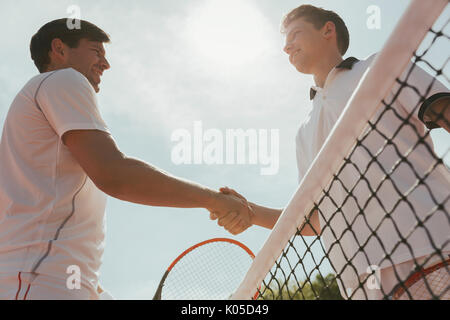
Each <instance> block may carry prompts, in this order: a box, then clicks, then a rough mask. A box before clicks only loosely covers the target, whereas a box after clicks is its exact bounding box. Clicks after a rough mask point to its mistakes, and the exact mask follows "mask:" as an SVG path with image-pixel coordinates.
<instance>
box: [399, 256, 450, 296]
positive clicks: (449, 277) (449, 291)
mask: <svg viewBox="0 0 450 320" xmlns="http://www.w3.org/2000/svg"><path fill="white" fill-rule="evenodd" d="M424 273H426V272H424ZM416 277H418V280H416V281H415V282H414V283H413V284H411V285H410V286H408V287H407V288H405V289H404V290H402V292H401V293H400V294H399V295H398V297H397V298H396V299H397V300H432V299H440V300H450V270H449V267H448V265H444V266H442V267H441V268H439V269H436V270H434V271H433V272H430V273H427V274H426V275H425V276H424V275H423V273H422V272H418V273H416Z"/></svg>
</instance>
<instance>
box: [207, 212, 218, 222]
mask: <svg viewBox="0 0 450 320" xmlns="http://www.w3.org/2000/svg"><path fill="white" fill-rule="evenodd" d="M217 218H218V217H217V215H216V213H215V212H210V213H209V219H211V220H217Z"/></svg>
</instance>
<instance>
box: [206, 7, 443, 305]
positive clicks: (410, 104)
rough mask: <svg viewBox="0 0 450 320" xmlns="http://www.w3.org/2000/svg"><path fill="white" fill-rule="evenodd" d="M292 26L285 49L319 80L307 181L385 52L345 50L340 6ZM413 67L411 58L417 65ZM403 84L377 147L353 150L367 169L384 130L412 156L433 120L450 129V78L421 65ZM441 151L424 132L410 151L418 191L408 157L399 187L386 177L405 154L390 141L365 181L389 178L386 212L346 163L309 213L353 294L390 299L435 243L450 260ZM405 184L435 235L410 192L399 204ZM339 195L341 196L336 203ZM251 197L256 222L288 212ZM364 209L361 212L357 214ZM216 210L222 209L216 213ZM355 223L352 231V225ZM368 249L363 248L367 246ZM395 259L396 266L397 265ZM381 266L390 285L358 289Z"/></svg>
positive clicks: (302, 143) (303, 137) (306, 129)
mask: <svg viewBox="0 0 450 320" xmlns="http://www.w3.org/2000/svg"><path fill="white" fill-rule="evenodd" d="M283 28H284V30H283V32H284V33H285V34H286V46H285V48H284V51H285V52H286V53H287V54H288V55H289V61H290V62H291V64H292V65H293V66H294V67H295V68H296V69H297V70H298V71H299V72H300V73H303V74H312V75H313V76H314V81H315V85H314V86H313V87H312V88H311V90H310V99H311V100H312V108H311V110H310V112H309V115H308V116H307V118H306V119H305V121H304V122H303V123H302V125H301V126H300V128H299V131H298V134H297V137H296V151H297V152H296V155H297V165H298V179H299V182H300V181H301V180H302V178H303V177H304V175H305V174H306V172H307V170H308V168H309V167H310V165H311V164H312V162H313V160H314V159H315V157H316V156H317V154H318V153H319V151H320V149H321V147H322V146H323V144H324V142H325V140H326V138H327V137H328V135H329V133H330V132H331V130H332V128H333V126H334V125H335V123H336V122H337V120H338V118H339V116H340V115H341V113H342V111H343V109H344V107H345V106H346V104H347V102H348V100H349V99H350V97H351V95H352V94H353V92H354V90H355V88H356V87H357V85H358V83H359V81H360V80H361V78H362V76H363V74H364V73H365V71H366V70H367V69H368V68H369V66H370V65H371V63H372V61H373V59H374V56H375V55H372V56H370V57H369V58H367V59H365V60H361V61H360V60H358V59H356V58H353V57H350V58H347V59H345V60H344V59H343V58H342V57H343V55H344V54H345V52H346V51H347V48H348V46H349V34H348V30H347V28H346V26H345V23H344V22H343V20H342V19H341V18H340V17H339V16H338V15H337V14H336V13H334V12H332V11H328V10H324V9H321V8H316V7H314V6H311V5H303V6H300V7H299V8H296V9H294V10H292V11H291V12H290V13H289V14H288V15H287V16H286V18H285V19H284V21H283ZM410 69H411V65H410V66H408V69H407V70H410ZM403 78H404V76H403V77H402V79H403ZM430 84H432V85H431V86H430ZM398 89H399V84H398V83H397V84H396V85H395V87H394V88H392V90H391V94H390V95H389V97H388V98H387V101H394V102H393V103H392V108H394V109H395V110H396V113H397V116H395V115H394V113H393V112H387V114H386V115H384V116H383V117H381V120H380V121H379V123H378V124H377V130H378V132H375V133H373V134H371V135H368V136H367V137H366V139H365V140H364V145H365V146H366V148H367V149H364V148H359V149H357V151H355V152H354V154H353V155H352V157H351V160H352V162H353V163H354V165H355V166H356V167H358V170H359V172H364V170H365V169H366V168H367V166H368V163H369V162H370V161H371V160H372V158H371V156H370V155H369V153H368V152H367V151H366V150H368V151H370V152H371V153H372V154H373V155H374V154H376V152H377V151H378V150H380V148H381V147H382V146H383V144H384V143H385V139H383V138H382V136H381V135H384V136H385V137H392V142H393V144H395V145H396V148H398V151H399V152H401V153H402V154H406V151H407V150H408V149H409V148H411V147H412V146H414V145H415V144H416V142H417V139H418V138H417V137H418V135H420V136H421V137H423V136H425V132H426V127H425V125H426V126H427V127H428V128H436V127H439V126H441V127H443V128H445V129H446V130H447V131H448V130H449V129H448V128H449V126H448V124H449V119H450V117H449V111H450V110H449V109H450V108H449V107H448V104H449V96H450V93H449V90H448V89H447V88H446V87H445V86H444V85H442V84H441V83H440V82H439V81H437V80H436V81H434V82H433V81H432V78H431V76H430V75H429V74H427V73H426V72H425V71H423V70H422V69H420V68H419V67H418V66H415V67H414V68H413V70H412V72H411V73H410V74H409V75H408V87H406V88H403V90H401V91H400V93H399V95H398V97H396V99H395V100H394V99H393V95H394V93H395V92H397V91H398ZM415 90H418V91H419V94H420V95H421V96H424V97H426V98H427V99H426V101H425V102H424V103H423V104H422V107H421V108H419V110H415V107H416V106H417V105H419V102H420V101H419V99H420V97H419V94H418V93H417V92H416V91H415ZM436 102H439V103H436ZM410 114H412V116H411V118H410V119H409V124H410V125H406V126H402V121H403V119H407V118H409V115H410ZM412 127H413V128H414V130H413V129H412ZM399 128H401V129H399ZM397 131H398V132H397ZM416 133H417V134H416ZM429 150H431V152H430V151H429ZM432 150H433V143H432V141H431V138H430V136H429V135H428V136H426V137H425V138H424V142H423V144H420V145H419V146H417V147H416V148H414V149H413V150H412V151H411V152H410V153H409V154H408V156H407V158H408V161H409V163H410V164H411V166H412V167H414V170H415V171H416V172H418V173H419V175H420V176H421V177H423V176H426V178H425V179H424V184H426V185H427V187H425V186H424V187H422V186H419V187H416V188H415V189H414V188H413V189H412V190H413V191H412V192H410V193H409V192H408V191H409V190H410V189H411V188H412V187H414V185H415V183H416V181H417V178H416V176H415V175H414V174H413V172H412V171H411V169H410V168H409V166H408V165H407V164H401V165H400V166H399V167H398V168H397V169H396V170H395V171H394V172H393V173H392V174H391V176H390V179H392V181H395V185H396V189H395V188H394V187H393V186H392V184H389V183H385V184H381V181H383V177H384V175H385V172H389V171H390V170H391V168H392V167H393V165H394V164H395V163H396V162H397V161H398V160H399V155H398V153H397V152H396V151H395V148H390V147H387V148H385V150H384V151H383V153H382V154H381V155H379V156H378V158H377V161H378V162H379V163H380V165H381V166H383V169H380V167H379V166H378V165H373V166H371V167H370V170H368V171H367V172H365V173H364V176H365V181H368V182H369V183H372V185H371V187H372V189H376V187H377V186H378V185H381V186H380V188H379V190H377V198H378V199H381V201H383V205H384V206H386V208H385V210H381V208H380V206H379V205H378V204H377V203H376V201H375V200H374V201H369V200H370V196H371V193H370V192H369V191H368V189H367V187H365V183H364V182H362V183H359V184H357V182H358V178H359V176H360V173H358V171H357V170H356V169H355V167H353V166H346V167H345V168H344V169H343V170H342V172H340V174H339V181H340V182H339V183H334V184H333V186H332V188H331V189H330V191H329V192H330V197H329V198H328V197H325V198H324V201H323V202H322V203H321V204H320V205H319V209H320V210H321V215H320V217H319V215H318V213H317V211H315V212H314V213H313V214H312V216H311V217H310V218H309V223H308V224H306V225H305V227H304V229H303V230H302V232H301V234H302V235H303V236H314V235H318V234H321V237H322V239H323V241H324V244H325V247H326V249H327V251H326V252H327V256H328V258H329V259H330V262H331V263H332V265H333V267H334V268H335V271H336V273H337V274H338V275H339V279H338V284H339V286H340V289H341V295H342V296H343V297H351V298H353V299H364V298H369V299H381V298H383V297H384V294H388V293H389V291H390V290H391V289H392V288H393V287H394V285H396V284H397V283H398V279H397V276H396V272H397V275H400V277H403V276H406V275H408V274H409V273H410V272H411V271H412V269H413V268H414V267H415V264H414V261H413V260H414V259H415V260H416V261H422V260H423V257H426V256H427V255H430V254H433V253H435V247H437V248H440V249H441V250H442V255H443V256H444V257H446V258H448V252H449V251H450V244H449V236H450V228H449V223H448V212H449V209H450V208H449V207H450V203H449V201H448V199H449V190H450V174H449V171H448V169H447V168H446V167H445V165H444V164H443V163H436V156H435V155H434V154H433V151H432ZM434 163H436V166H435V168H434V170H432V172H430V173H427V172H428V171H429V168H430V166H431V165H432V164H434ZM355 185H356V187H355ZM352 187H354V189H353V190H352ZM344 188H347V190H352V194H353V198H351V199H350V200H348V199H347V200H346V199H345V196H346V195H348V192H346V190H345V189H344ZM397 190H398V191H397ZM221 191H222V192H224V193H227V194H234V195H237V196H241V195H239V194H238V193H237V192H236V191H235V190H232V189H229V188H222V189H221ZM399 192H400V193H401V194H402V195H403V194H408V193H409V194H408V196H407V197H405V199H407V201H408V204H409V205H411V206H412V207H413V208H414V209H413V210H414V211H415V213H416V214H417V215H418V217H419V218H420V219H421V220H422V221H426V222H425V223H424V226H425V227H426V229H427V230H428V233H427V232H425V231H424V229H423V228H415V227H414V226H415V224H416V223H417V219H416V218H415V216H414V214H413V213H411V207H408V204H407V203H406V200H405V201H402V202H401V203H400V204H398V205H396V203H395V202H396V201H397V200H398V198H399V197H400V195H399ZM430 193H431V194H432V196H430ZM241 197H242V196H241ZM432 197H433V198H432ZM242 198H243V197H242ZM330 198H331V199H333V201H334V202H335V203H331V200H330ZM355 201H357V202H358V204H359V206H360V207H359V208H363V207H364V204H366V203H368V205H367V206H366V207H365V208H364V209H363V214H364V216H365V218H364V219H363V218H362V217H361V214H359V212H360V209H359V208H358V206H357V205H356V204H355ZM436 203H440V204H442V209H439V210H438V212H436V214H434V215H433V216H432V217H431V218H425V217H426V215H427V214H428V213H429V212H431V211H432V210H434V208H435V207H436ZM250 205H251V206H252V208H253V210H254V213H255V215H254V217H253V221H252V222H253V224H256V225H259V226H263V227H266V228H272V227H273V226H274V225H275V223H276V221H277V219H278V217H279V215H280V214H281V212H282V210H281V209H272V208H267V207H262V206H258V205H256V204H253V203H250ZM337 208H340V209H339V210H338V209H337ZM386 211H392V212H391V214H390V216H391V218H392V219H393V221H395V224H396V226H395V227H394V225H393V223H392V221H390V220H389V219H386V220H384V218H385V215H386V213H385V212H386ZM358 215H359V216H360V217H358V218H357V216H358ZM211 218H212V219H215V218H216V217H214V215H211ZM234 222H235V221H234V220H233V219H232V217H231V216H230V217H223V218H219V219H218V223H219V225H221V226H228V225H232V224H233V223H234ZM348 224H351V226H350V227H349V226H348ZM368 225H369V226H370V227H371V229H372V230H377V235H378V239H380V240H378V239H377V237H374V236H373V235H372V233H371V231H370V230H369V228H368ZM324 226H326V227H324ZM378 226H379V227H378ZM321 228H323V229H321ZM414 228H415V230H414V232H412V233H411V234H410V235H409V237H408V238H407V242H408V245H409V246H407V245H404V244H400V245H398V244H399V243H400V242H401V239H400V237H399V233H401V234H403V235H404V236H406V235H407V234H409V232H410V231H411V230H412V229H414ZM321 230H322V232H321ZM349 230H351V231H352V232H348V231H349ZM429 235H430V236H431V239H432V241H430V237H429ZM380 241H381V242H382V244H380ZM431 242H432V243H431ZM361 247H362V248H363V252H361V251H360V250H359V249H360V248H361ZM411 247H412V249H411ZM411 250H412V251H411ZM411 252H413V255H414V256H412V253H411ZM385 254H389V259H385V258H384V255H385ZM440 257H441V256H438V258H440ZM393 264H394V266H395V271H396V272H395V271H394V270H393ZM375 265H377V266H378V267H379V268H380V269H379V270H380V274H381V276H380V278H381V280H380V281H381V283H382V286H383V290H384V292H382V290H367V286H365V287H364V288H363V289H361V288H359V290H357V289H358V287H359V286H360V283H365V281H364V279H365V278H367V276H368V274H369V273H368V268H371V266H375ZM370 271H371V270H370Z"/></svg>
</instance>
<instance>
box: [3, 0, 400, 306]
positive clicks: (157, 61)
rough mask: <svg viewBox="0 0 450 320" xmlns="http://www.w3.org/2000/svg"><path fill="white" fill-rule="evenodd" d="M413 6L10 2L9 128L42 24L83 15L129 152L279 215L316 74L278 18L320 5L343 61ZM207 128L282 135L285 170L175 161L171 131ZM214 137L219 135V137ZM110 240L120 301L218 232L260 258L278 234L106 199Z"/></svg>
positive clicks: (6, 14) (376, 45) (196, 0)
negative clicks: (294, 62) (338, 20)
mask: <svg viewBox="0 0 450 320" xmlns="http://www.w3.org/2000/svg"><path fill="white" fill-rule="evenodd" d="M408 2H409V1H407V0H397V1H390V0H342V1H331V0H322V1H319V0H312V1H309V2H304V1H298V0H296V1H294V0H283V1H275V0H188V1H178V0H168V1H127V2H125V1H106V0H100V1H75V0H73V1H57V2H55V1H50V0H42V1H38V2H31V1H25V0H22V1H20V0H14V1H13V0H3V1H2V10H1V12H0V21H2V28H0V37H1V39H2V42H3V43H2V49H1V51H0V61H2V63H1V64H0V87H1V88H2V90H0V124H1V125H0V129H1V128H3V122H4V119H5V116H6V112H7V110H8V108H9V105H10V104H11V102H12V100H13V98H14V96H15V95H16V94H17V92H18V91H19V90H20V89H21V88H22V86H23V85H24V84H25V83H26V82H27V81H28V80H29V79H30V78H31V77H33V76H34V75H36V74H37V70H36V68H35V67H34V65H33V62H32V60H31V58H30V56H29V49H28V48H29V41H30V39H31V36H32V35H33V34H34V33H35V32H36V31H37V30H38V29H39V27H40V26H42V25H43V24H45V23H46V22H48V21H51V20H53V19H56V18H61V17H67V16H68V13H67V8H68V7H69V6H70V5H77V6H79V7H80V9H81V18H82V19H85V20H88V21H91V22H93V23H95V24H96V25H98V26H99V27H101V28H102V29H103V30H105V31H106V32H107V33H108V34H110V36H111V38H112V43H111V44H109V45H107V46H106V52H107V58H108V60H109V62H110V64H111V69H110V70H108V71H106V72H105V74H104V76H103V78H102V83H101V91H100V93H99V95H98V100H99V105H100V110H101V113H102V115H103V117H104V119H105V121H106V123H107V124H108V125H109V127H110V129H111V132H112V134H113V136H114V138H115V139H116V141H117V143H118V145H119V147H120V148H121V150H122V151H123V152H124V153H126V154H127V155H129V156H133V157H136V158H140V159H143V160H145V161H147V162H149V163H151V164H153V165H156V166H158V167H160V168H162V169H164V170H166V171H168V172H170V173H173V174H175V175H177V176H180V177H183V178H186V179H190V180H193V181H196V182H199V183H202V184H204V185H207V186H209V187H212V188H219V187H221V186H225V185H226V186H230V187H232V188H235V189H236V190H237V191H239V192H241V193H242V194H243V195H244V196H246V197H247V199H249V200H250V201H252V202H256V203H258V204H261V205H266V206H270V207H276V208H281V207H283V206H285V205H286V203H287V201H288V200H289V199H290V197H291V195H292V194H293V192H294V191H295V188H296V186H297V169H296V163H295V161H296V160H295V145H294V138H295V134H296V130H297V128H298V126H299V125H300V123H301V122H302V121H303V119H304V117H305V116H306V114H307V110H308V107H309V106H310V101H309V87H310V86H311V84H312V79H311V78H310V77H309V76H305V75H301V74H299V73H298V72H297V71H296V70H295V69H294V68H293V67H292V66H291V65H290V64H289V62H288V57H287V55H286V54H285V53H284V52H283V51H282V48H283V41H284V39H283V36H282V35H281V34H280V33H279V26H280V21H281V18H282V16H283V15H284V14H286V13H287V12H288V11H289V10H290V9H293V8H295V7H297V6H299V5H301V4H304V3H311V4H313V5H318V6H323V7H324V8H327V9H331V10H334V11H336V12H337V13H339V14H340V15H341V16H342V17H343V19H344V20H345V21H346V23H347V26H348V28H349V31H350V34H351V43H350V48H349V51H348V52H347V55H346V56H356V57H358V58H360V59H362V58H365V57H367V56H368V55H370V54H372V53H374V52H377V51H379V50H380V49H381V48H382V45H383V43H384V42H385V40H386V39H387V37H388V36H389V34H390V32H391V31H392V29H393V27H394V26H395V24H396V22H397V21H398V19H399V17H400V16H401V14H402V13H403V11H404V10H405V8H406V5H407V4H408ZM370 5H377V6H378V7H379V8H380V9H381V28H380V29H379V30H369V29H368V27H367V25H366V21H367V19H368V17H369V15H368V14H367V13H366V10H367V8H368V7H369V6H370ZM195 121H201V124H202V126H203V130H204V131H206V130H208V129H217V130H218V131H219V132H223V133H224V136H225V130H227V129H243V130H247V129H256V130H260V129H261V130H263V131H267V132H270V130H271V129H277V130H279V141H280V145H279V170H278V173H277V174H275V175H261V165H260V164H257V165H248V164H247V165H243V164H213V165H207V164H205V163H203V164H191V165H186V164H182V165H176V164H174V163H173V161H172V158H171V150H172V148H173V147H174V145H175V143H174V142H173V141H171V136H172V133H173V132H174V131H176V130H180V129H184V130H187V131H189V132H191V133H193V132H194V123H195ZM217 130H216V132H217ZM106 210H107V242H106V249H105V255H104V259H103V266H102V268H101V278H100V279H101V283H102V284H103V286H104V287H105V288H106V289H107V290H108V291H110V292H111V294H112V295H114V296H115V297H117V298H120V299H149V298H151V297H152V296H153V294H154V291H155V289H156V286H157V284H158V282H159V280H160V278H161V276H162V274H163V273H164V271H165V269H166V268H167V267H168V266H169V264H170V263H171V262H172V260H173V259H174V258H175V257H176V256H177V255H178V254H180V253H181V252H182V251H183V250H184V249H186V248H187V247H189V246H191V245H193V244H195V243H197V242H200V241H203V240H205V239H209V238H213V237H231V238H235V239H237V240H239V241H242V242H244V243H245V244H246V245H247V246H248V247H250V249H252V250H253V251H254V252H255V253H257V252H258V250H259V249H260V248H261V246H262V245H263V243H264V241H265V239H266V238H267V236H268V234H269V232H270V231H269V230H265V229H262V228H259V227H255V228H253V229H250V230H247V231H246V232H244V233H243V234H241V235H239V236H236V237H234V236H231V235H229V234H228V233H227V232H226V231H224V230H222V229H220V228H219V227H218V226H216V224H215V222H211V221H210V220H209V218H208V213H207V212H206V211H205V210H200V209H191V210H185V209H167V208H156V207H146V206H141V205H134V204H131V203H125V202H121V201H119V200H116V199H113V198H109V199H108V205H107V209H106Z"/></svg>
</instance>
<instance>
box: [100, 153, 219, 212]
mask: <svg viewBox="0 0 450 320" xmlns="http://www.w3.org/2000/svg"><path fill="white" fill-rule="evenodd" d="M111 172H112V173H113V176H112V177H111V180H110V181H109V183H108V186H107V187H105V190H103V191H104V192H106V193H108V194H109V195H110V196H112V197H115V198H118V199H120V200H125V201H129V202H134V203H138V204H144V205H150V206H164V207H178V208H207V209H208V208H211V207H213V202H214V201H215V196H214V195H215V194H216V192H215V191H213V190H211V189H209V188H207V187H204V186H201V185H199V184H196V183H193V182H190V181H187V180H183V179H180V178H177V177H174V176H172V175H170V174H168V173H166V172H164V171H162V170H160V169H157V168H155V167H153V166H151V165H149V164H147V163H145V162H143V161H141V160H138V159H133V158H128V157H126V158H124V159H123V160H121V161H120V162H119V163H117V164H116V165H115V166H114V167H113V168H111Z"/></svg>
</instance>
